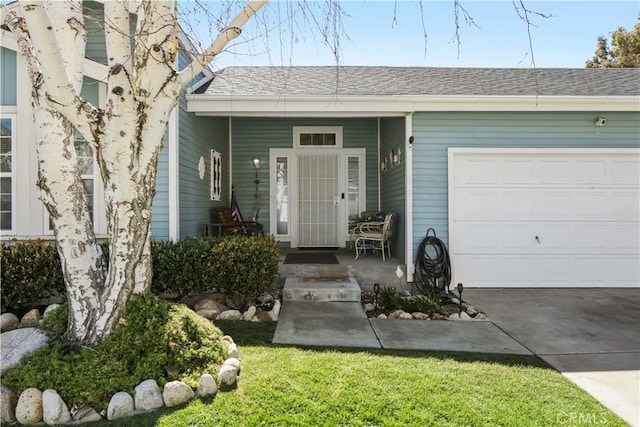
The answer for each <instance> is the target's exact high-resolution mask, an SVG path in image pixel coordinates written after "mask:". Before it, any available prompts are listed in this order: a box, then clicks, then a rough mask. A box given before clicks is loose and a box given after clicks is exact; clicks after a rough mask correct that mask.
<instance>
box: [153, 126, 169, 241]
mask: <svg viewBox="0 0 640 427" xmlns="http://www.w3.org/2000/svg"><path fill="white" fill-rule="evenodd" d="M151 238H152V239H153V240H169V147H168V137H167V135H165V137H164V141H163V148H162V151H160V155H159V156H158V175H157V176H156V195H155V196H154V198H153V208H152V212H151Z"/></svg>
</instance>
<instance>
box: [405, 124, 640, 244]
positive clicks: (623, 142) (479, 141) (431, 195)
mask: <svg viewBox="0 0 640 427" xmlns="http://www.w3.org/2000/svg"><path fill="white" fill-rule="evenodd" d="M598 116H604V117H606V118H607V125H606V126H604V127H596V126H595V125H594V121H595V120H596V118H597V117H598ZM413 136H414V138H415V140H414V143H413V217H414V219H413V246H414V254H415V250H416V249H417V247H418V245H419V244H420V242H421V241H422V239H423V238H424V236H425V233H426V232H427V229H428V228H429V227H432V228H434V229H435V231H436V233H437V235H438V237H439V238H441V239H442V240H443V241H445V242H448V208H447V206H448V205H447V203H448V198H447V192H448V181H447V148H449V147H510V148H553V147H556V148H626V147H640V113H633V112H620V113H612V112H609V113H602V114H598V113H591V112H584V113H583V112H551V113H550V112H545V113H529V112H522V113H508V112H507V113H495V112H491V113H415V114H414V115H413Z"/></svg>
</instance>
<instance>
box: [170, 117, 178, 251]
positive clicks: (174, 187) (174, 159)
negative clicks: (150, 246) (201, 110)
mask: <svg viewBox="0 0 640 427" xmlns="http://www.w3.org/2000/svg"><path fill="white" fill-rule="evenodd" d="M177 111H178V107H177V106H176V107H175V108H174V109H173V110H171V114H170V115H169V130H168V138H169V153H168V154H169V240H172V241H174V242H177V241H178V240H180V196H179V193H180V192H179V191H178V188H179V186H180V182H179V181H180V174H179V173H178V156H179V150H178V139H179V129H180V125H179V123H178V112H177Z"/></svg>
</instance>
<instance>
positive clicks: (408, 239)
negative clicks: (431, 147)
mask: <svg viewBox="0 0 640 427" xmlns="http://www.w3.org/2000/svg"><path fill="white" fill-rule="evenodd" d="M412 149H413V113H408V114H407V115H406V117H405V119H404V152H405V153H406V157H405V168H404V171H405V190H404V191H405V207H404V209H405V217H406V220H405V236H404V241H405V259H406V262H407V282H408V283H412V282H413V274H414V265H413V152H412Z"/></svg>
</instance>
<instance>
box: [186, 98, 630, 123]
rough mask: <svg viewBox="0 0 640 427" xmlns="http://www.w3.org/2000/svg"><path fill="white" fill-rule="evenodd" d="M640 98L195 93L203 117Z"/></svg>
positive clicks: (546, 106) (606, 107)
mask: <svg viewBox="0 0 640 427" xmlns="http://www.w3.org/2000/svg"><path fill="white" fill-rule="evenodd" d="M639 109H640V97H637V96H597V97H596V96H459V95H458V96H429V95H423V96H415V95H391V96H313V97H311V96H228V95H224V96H221V95H207V94H191V95H188V96H187V111H189V112H193V113H195V114H196V115H201V116H232V117H242V116H258V115H259V116H267V117H279V116H287V117H291V116H296V115H301V116H351V117H357V116H402V115H404V114H406V113H409V112H416V111H426V112H428V111H594V112H607V111H638V110H639Z"/></svg>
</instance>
